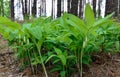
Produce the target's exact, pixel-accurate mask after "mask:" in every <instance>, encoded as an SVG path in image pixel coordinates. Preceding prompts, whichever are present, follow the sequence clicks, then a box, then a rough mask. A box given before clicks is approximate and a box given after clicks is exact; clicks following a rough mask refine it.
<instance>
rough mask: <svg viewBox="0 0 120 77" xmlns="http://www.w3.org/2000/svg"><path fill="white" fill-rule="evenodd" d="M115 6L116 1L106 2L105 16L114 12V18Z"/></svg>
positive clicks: (108, 0) (109, 0)
mask: <svg viewBox="0 0 120 77" xmlns="http://www.w3.org/2000/svg"><path fill="white" fill-rule="evenodd" d="M117 6H118V3H117V0H106V10H105V15H108V14H111V13H112V12H115V16H117Z"/></svg>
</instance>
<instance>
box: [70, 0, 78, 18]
mask: <svg viewBox="0 0 120 77" xmlns="http://www.w3.org/2000/svg"><path fill="white" fill-rule="evenodd" d="M71 4H72V5H71V10H70V12H71V13H72V14H74V15H76V16H78V0H72V2H71Z"/></svg>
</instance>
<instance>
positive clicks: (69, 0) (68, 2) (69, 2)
mask: <svg viewBox="0 0 120 77" xmlns="http://www.w3.org/2000/svg"><path fill="white" fill-rule="evenodd" d="M67 5H68V6H67V9H68V13H70V9H71V7H70V6H71V0H67Z"/></svg>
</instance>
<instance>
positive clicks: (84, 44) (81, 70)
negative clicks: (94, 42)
mask: <svg viewBox="0 0 120 77" xmlns="http://www.w3.org/2000/svg"><path fill="white" fill-rule="evenodd" d="M86 44H87V36H86V37H85V41H84V42H83V46H82V49H81V56H80V59H81V60H80V77H82V72H83V68H82V58H83V55H84V49H85V46H86Z"/></svg>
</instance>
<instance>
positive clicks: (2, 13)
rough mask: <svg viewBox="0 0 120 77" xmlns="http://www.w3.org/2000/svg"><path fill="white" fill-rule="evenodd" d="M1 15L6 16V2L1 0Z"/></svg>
mask: <svg viewBox="0 0 120 77" xmlns="http://www.w3.org/2000/svg"><path fill="white" fill-rule="evenodd" d="M1 15H2V16H4V2H3V0H1Z"/></svg>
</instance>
